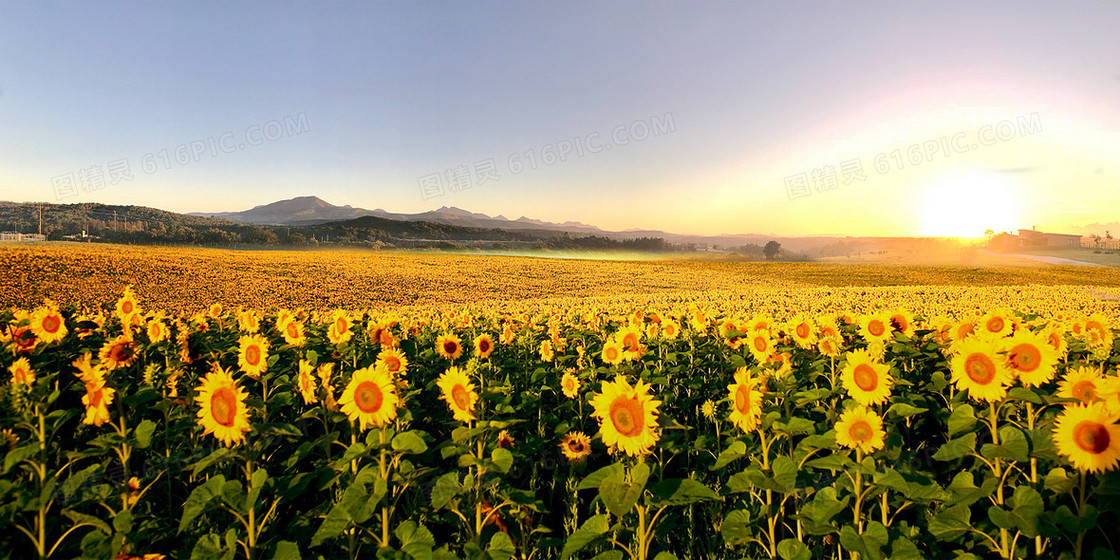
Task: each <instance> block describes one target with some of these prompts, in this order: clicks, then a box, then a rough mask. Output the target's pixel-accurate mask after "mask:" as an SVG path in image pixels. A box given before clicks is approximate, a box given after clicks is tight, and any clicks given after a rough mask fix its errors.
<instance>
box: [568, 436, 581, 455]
mask: <svg viewBox="0 0 1120 560" xmlns="http://www.w3.org/2000/svg"><path fill="white" fill-rule="evenodd" d="M568 451H571V452H572V453H583V442H581V441H580V440H578V439H573V440H571V441H569V442H568Z"/></svg>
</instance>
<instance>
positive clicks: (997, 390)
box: [951, 338, 1012, 402]
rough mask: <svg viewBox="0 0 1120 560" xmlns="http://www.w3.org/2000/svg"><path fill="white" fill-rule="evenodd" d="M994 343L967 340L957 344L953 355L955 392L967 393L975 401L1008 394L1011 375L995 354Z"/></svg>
mask: <svg viewBox="0 0 1120 560" xmlns="http://www.w3.org/2000/svg"><path fill="white" fill-rule="evenodd" d="M996 343H997V341H995V340H985V339H984V338H968V339H965V340H963V341H961V342H960V343H959V348H958V351H957V353H956V354H955V355H954V356H953V358H952V362H951V367H952V381H953V382H954V383H956V384H957V389H959V390H961V391H964V390H967V391H968V396H969V397H970V398H972V399H975V400H978V401H989V402H993V401H998V400H1000V399H1002V398H1003V397H1004V396H1005V395H1007V387H1008V385H1011V381H1012V377H1011V372H1010V371H1008V370H1007V368H1006V367H1005V366H1004V365H1003V362H1004V360H1003V359H1002V357H1001V356H1000V355H999V354H997V353H996V351H997V350H998V347H997V346H996Z"/></svg>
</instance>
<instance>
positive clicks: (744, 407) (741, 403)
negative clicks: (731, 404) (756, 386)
mask: <svg viewBox="0 0 1120 560" xmlns="http://www.w3.org/2000/svg"><path fill="white" fill-rule="evenodd" d="M750 393H751V390H750V389H749V388H748V387H747V384H746V383H740V384H739V388H738V389H736V390H735V409H736V410H738V411H739V412H740V413H742V414H746V413H748V412H750V410H751V395H750Z"/></svg>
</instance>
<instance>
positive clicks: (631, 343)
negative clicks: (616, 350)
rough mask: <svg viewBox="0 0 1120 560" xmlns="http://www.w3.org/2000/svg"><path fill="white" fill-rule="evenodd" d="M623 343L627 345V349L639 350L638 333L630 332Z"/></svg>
mask: <svg viewBox="0 0 1120 560" xmlns="http://www.w3.org/2000/svg"><path fill="white" fill-rule="evenodd" d="M622 345H623V346H625V347H626V349H627V350H629V351H631V352H635V351H637V350H638V335H636V334H634V333H628V334H627V335H626V337H625V338H623V339H622Z"/></svg>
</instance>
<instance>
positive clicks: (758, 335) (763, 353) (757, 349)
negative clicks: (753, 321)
mask: <svg viewBox="0 0 1120 560" xmlns="http://www.w3.org/2000/svg"><path fill="white" fill-rule="evenodd" d="M747 344H748V346H747V348H748V349H749V350H750V351H751V355H752V356H754V359H755V361H757V362H758V363H760V364H765V363H766V362H768V361H770V357H771V356H773V355H774V339H773V338H772V337H771V336H770V331H768V330H766V329H758V330H753V331H751V333H750V334H749V335H747Z"/></svg>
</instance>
